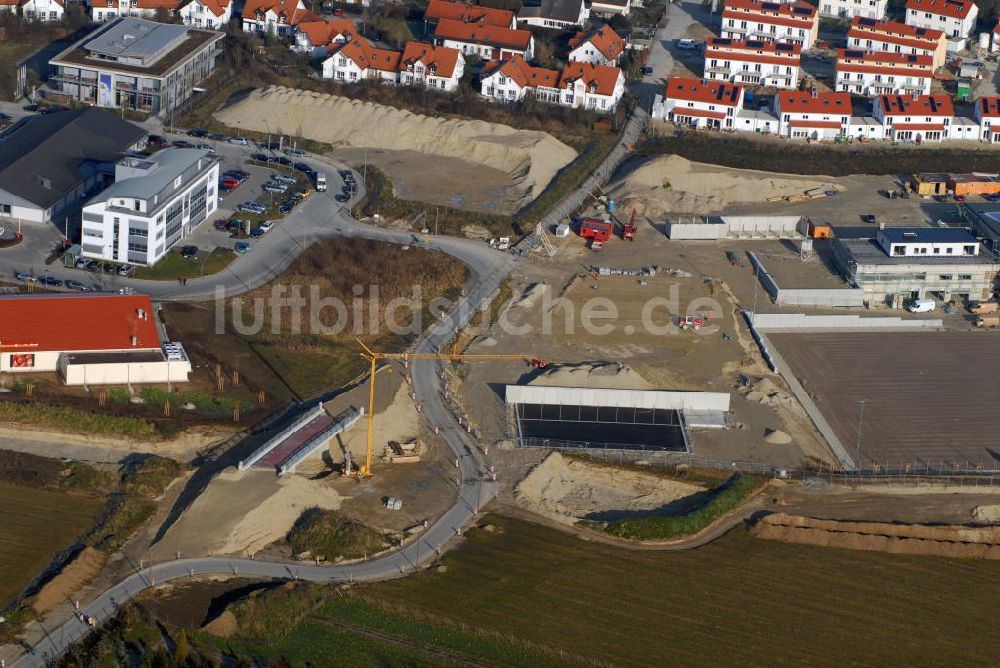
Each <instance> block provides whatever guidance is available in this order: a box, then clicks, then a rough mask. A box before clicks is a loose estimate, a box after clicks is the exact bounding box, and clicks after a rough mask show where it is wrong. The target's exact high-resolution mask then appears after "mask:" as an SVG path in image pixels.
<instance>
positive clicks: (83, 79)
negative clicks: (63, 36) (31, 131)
mask: <svg viewBox="0 0 1000 668" xmlns="http://www.w3.org/2000/svg"><path fill="white" fill-rule="evenodd" d="M223 38H224V35H223V33H220V32H216V31H214V30H198V29H195V28H190V27H188V26H184V25H173V24H164V23H156V22H154V21H146V20H144V19H139V18H135V17H132V16H129V17H124V18H120V19H117V20H115V21H112V22H111V23H108V24H106V25H104V26H101V27H100V28H98V29H97V30H95V31H94V32H92V33H90V34H89V35H87V36H86V37H84V38H83V39H81V40H80V41H78V42H76V43H75V44H73V45H72V46H71V47H69V48H68V49H66V50H65V51H63V52H62V53H60V54H59V55H58V56H56V57H55V58H53V59H52V60H50V61H49V68H50V75H49V86H50V87H51V88H52V89H53V90H55V91H56V92H59V93H62V94H63V95H68V96H69V97H71V98H72V99H74V100H77V101H79V102H84V103H86V104H91V105H97V106H99V107H115V108H120V107H125V108H126V109H133V110H136V111H142V112H148V113H153V114H162V113H164V112H167V111H170V110H171V109H175V108H177V107H178V106H179V105H180V104H182V103H183V102H185V101H186V100H187V99H188V98H190V97H191V96H192V95H193V94H194V88H195V86H196V85H197V84H198V83H199V82H201V81H202V80H203V79H205V78H207V77H208V76H209V75H210V74H211V73H212V71H213V70H214V69H215V59H216V57H217V56H218V55H219V54H220V53H221V52H222V51H221V42H222V39H223Z"/></svg>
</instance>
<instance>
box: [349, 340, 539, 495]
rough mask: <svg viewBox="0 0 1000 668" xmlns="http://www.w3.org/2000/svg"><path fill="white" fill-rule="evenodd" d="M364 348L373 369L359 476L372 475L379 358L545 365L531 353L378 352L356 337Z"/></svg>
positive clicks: (406, 360)
mask: <svg viewBox="0 0 1000 668" xmlns="http://www.w3.org/2000/svg"><path fill="white" fill-rule="evenodd" d="M355 340H356V341H357V342H358V344H359V345H360V346H361V347H362V348H364V350H363V351H362V352H361V353H359V354H360V355H361V357H363V358H364V359H366V360H368V363H369V364H370V365H371V369H370V372H369V375H368V445H367V448H366V450H365V464H364V466H359V467H358V475H359V476H370V475H372V421H373V420H374V418H375V368H376V366H377V364H378V361H379V360H398V361H403V362H408V361H410V360H450V361H452V362H461V361H467V360H529V361H530V363H531V365H532V366H537V367H542V368H544V367H545V362H544V361H543V360H540V359H537V358H532V357H530V356H529V355H465V354H460V353H377V352H375V351H374V350H372V349H371V348H369V347H368V346H366V345H365V344H364V342H363V341H361V339H355Z"/></svg>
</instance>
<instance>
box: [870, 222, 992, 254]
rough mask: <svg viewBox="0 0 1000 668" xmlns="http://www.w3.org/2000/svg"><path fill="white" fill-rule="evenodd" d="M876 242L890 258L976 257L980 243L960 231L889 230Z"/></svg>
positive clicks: (946, 229) (876, 238)
mask: <svg viewBox="0 0 1000 668" xmlns="http://www.w3.org/2000/svg"><path fill="white" fill-rule="evenodd" d="M875 242H876V243H877V244H878V245H879V246H880V247H881V248H882V251H883V252H885V254H886V255H888V256H889V257H934V256H938V257H948V256H951V257H976V256H977V255H979V241H978V240H976V238H975V237H974V236H972V235H971V234H970V233H969V232H968V231H966V230H963V229H956V228H945V229H938V228H931V229H926V228H920V227H889V228H881V229H879V230H878V232H876V234H875Z"/></svg>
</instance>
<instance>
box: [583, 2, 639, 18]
mask: <svg viewBox="0 0 1000 668" xmlns="http://www.w3.org/2000/svg"><path fill="white" fill-rule="evenodd" d="M631 11H632V0H618V1H617V2H616V1H615V0H593V2H591V3H590V13H591V14H597V15H598V16H614V15H615V14H619V15H621V16H628V15H629V12H631Z"/></svg>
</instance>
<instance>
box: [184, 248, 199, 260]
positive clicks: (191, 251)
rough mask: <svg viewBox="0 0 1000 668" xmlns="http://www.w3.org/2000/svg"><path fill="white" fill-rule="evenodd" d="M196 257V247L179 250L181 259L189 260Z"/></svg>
mask: <svg viewBox="0 0 1000 668" xmlns="http://www.w3.org/2000/svg"><path fill="white" fill-rule="evenodd" d="M197 255H198V247H197V246H184V247H183V248H181V257H184V258H188V259H190V258H193V257H195V256H197Z"/></svg>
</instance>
